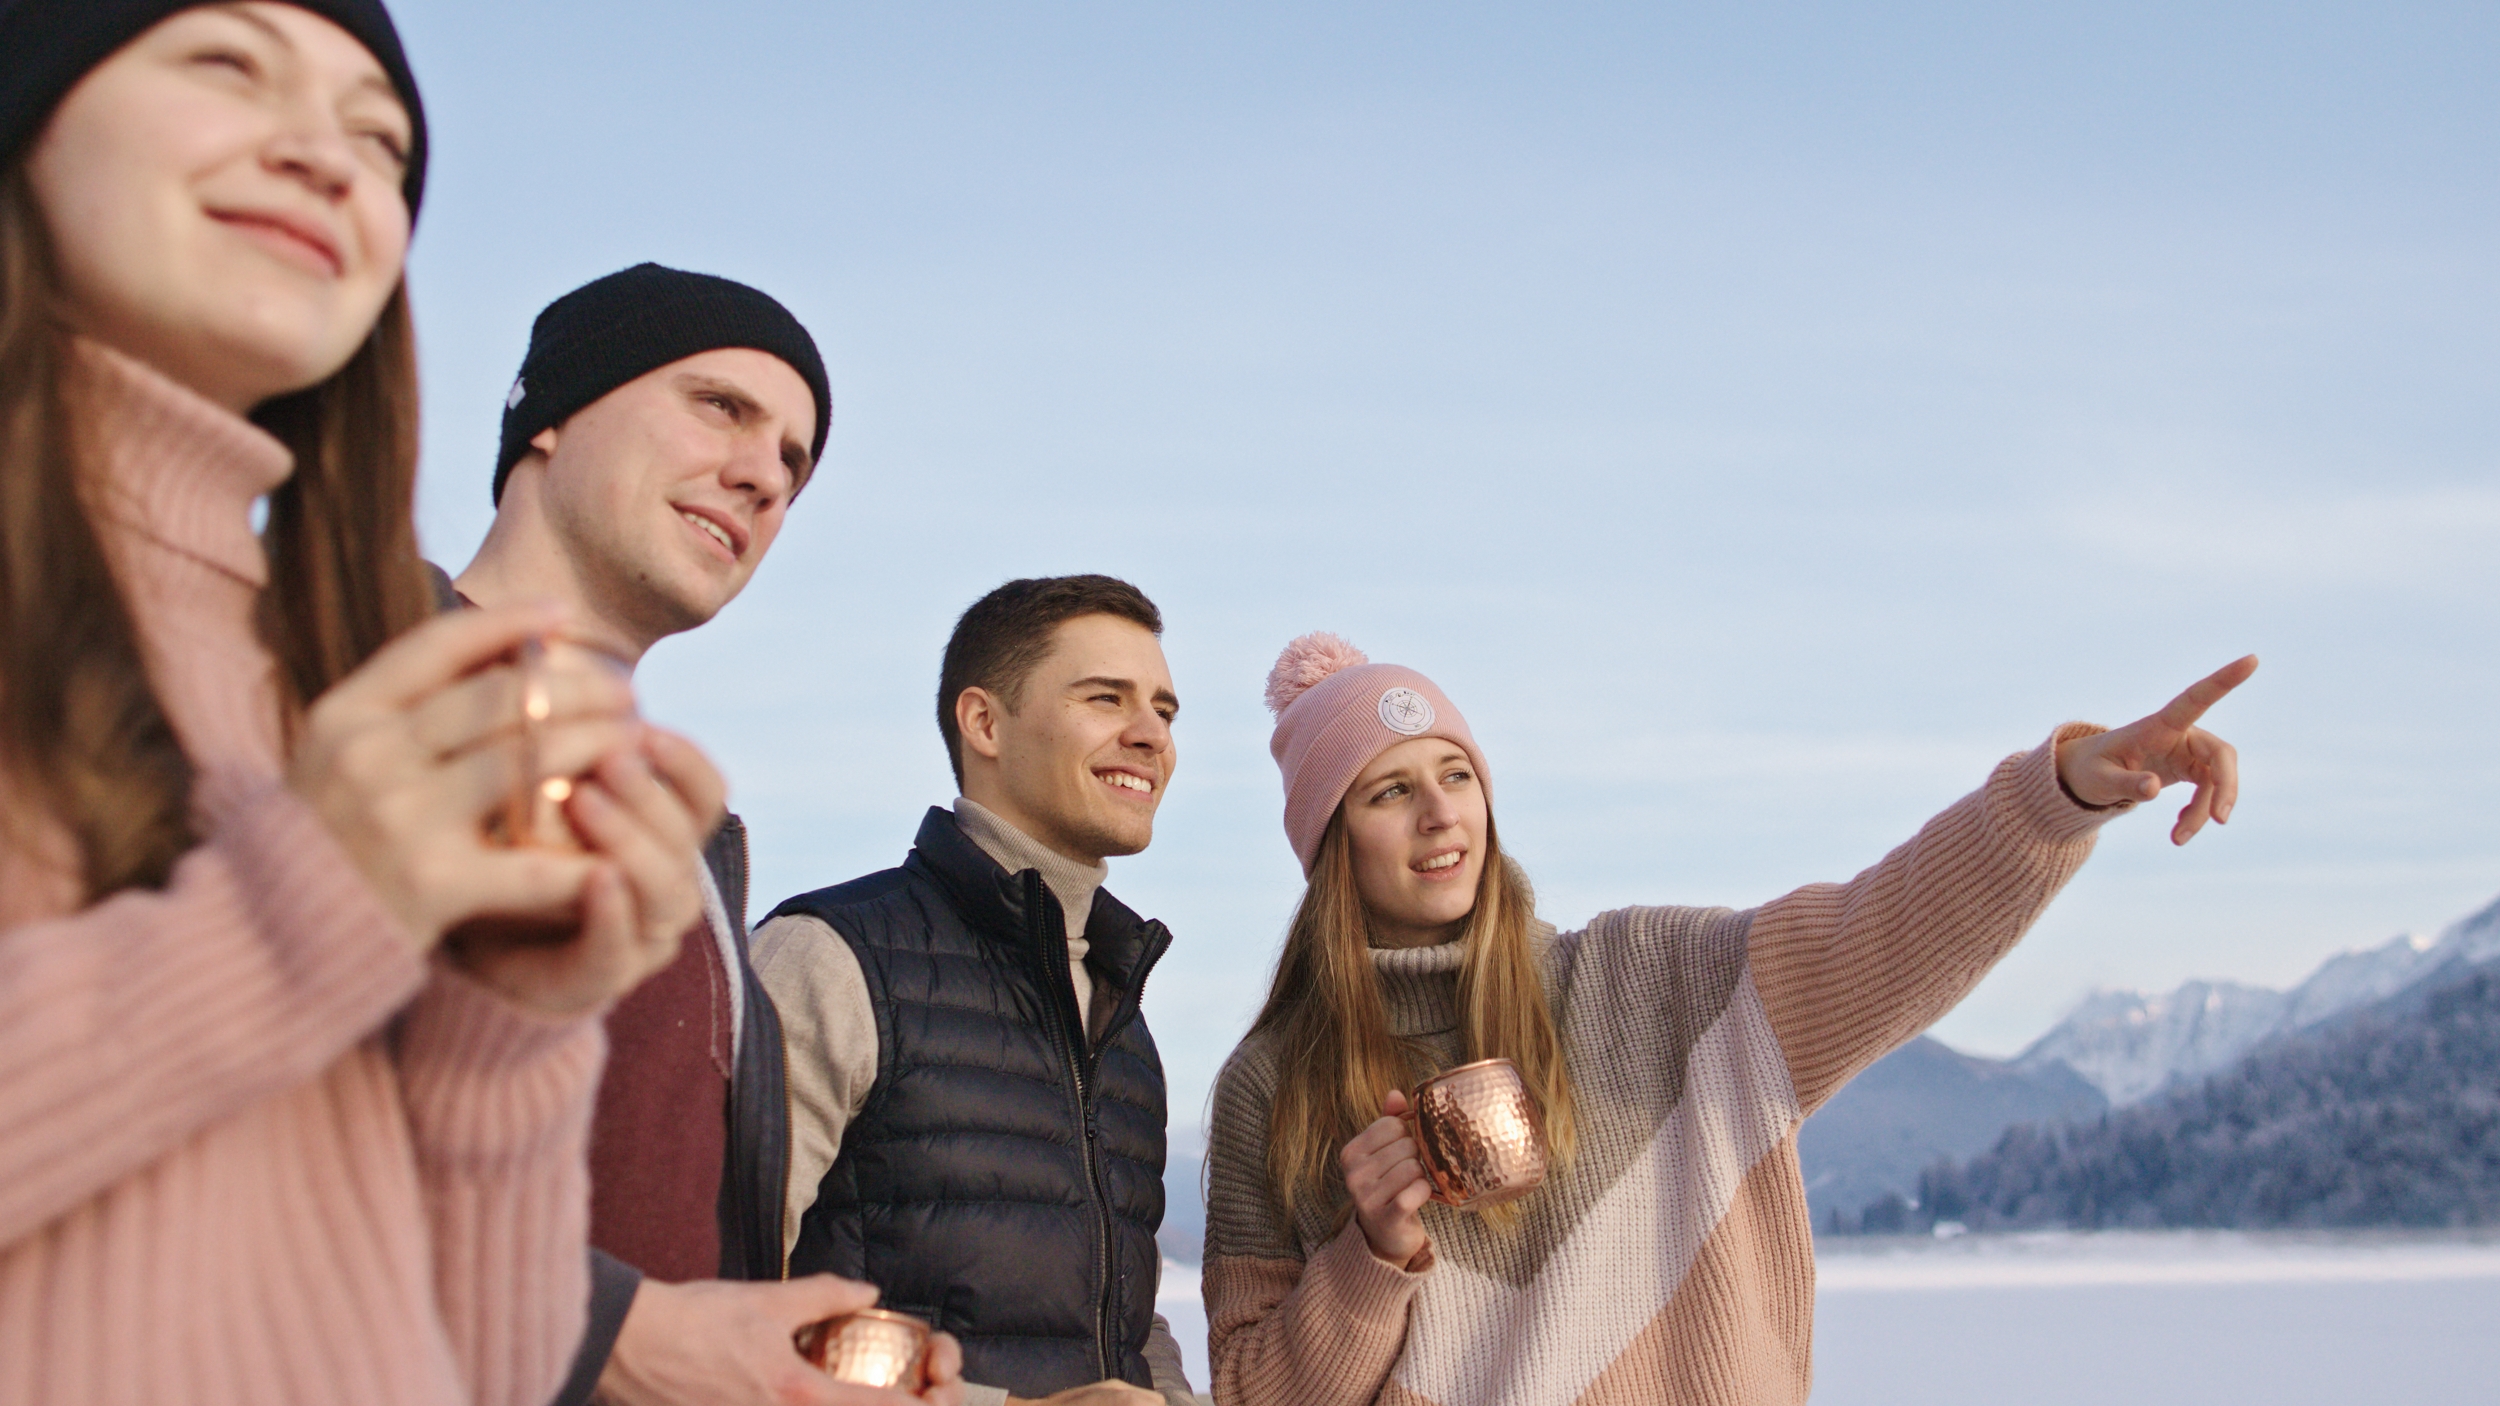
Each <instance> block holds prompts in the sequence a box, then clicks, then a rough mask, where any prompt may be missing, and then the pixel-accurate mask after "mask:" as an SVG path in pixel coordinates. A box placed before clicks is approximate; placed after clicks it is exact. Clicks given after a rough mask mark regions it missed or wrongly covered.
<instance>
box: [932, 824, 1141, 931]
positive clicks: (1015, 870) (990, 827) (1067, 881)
mask: <svg viewBox="0 0 2500 1406" xmlns="http://www.w3.org/2000/svg"><path fill="white" fill-rule="evenodd" d="M955 822H956V823H957V824H958V825H960V826H961V827H962V828H963V832H964V834H965V835H966V836H968V837H969V838H970V839H971V840H972V842H973V843H974V844H976V845H979V846H980V847H981V852H982V853H983V854H986V855H988V856H989V857H990V858H992V859H995V860H997V861H998V864H999V867H1000V868H1002V869H1005V870H1006V871H1007V872H1008V873H1010V874H1021V873H1023V872H1024V871H1025V870H1027V869H1038V870H1040V871H1041V874H1042V882H1043V883H1044V884H1047V885H1048V886H1049V887H1050V892H1051V895H1052V896H1053V897H1055V898H1057V899H1058V900H1059V911H1060V913H1061V915H1062V916H1063V917H1065V918H1066V919H1067V929H1068V945H1069V947H1070V949H1071V951H1072V952H1073V954H1074V956H1075V958H1076V960H1078V961H1080V962H1081V961H1083V960H1084V959H1085V952H1084V949H1083V948H1082V947H1081V946H1079V944H1081V943H1082V942H1083V941H1084V940H1085V922H1086V919H1087V918H1088V917H1090V916H1092V914H1093V911H1094V894H1095V892H1096V890H1098V889H1100V888H1101V887H1102V885H1103V881H1104V880H1106V879H1108V878H1110V877H1111V866H1110V865H1108V864H1103V863H1094V864H1082V863H1079V862H1078V861H1076V860H1073V859H1070V858H1068V857H1067V856H1066V855H1064V854H1061V853H1060V852H1059V851H1057V850H1055V849H1052V848H1051V847H1050V846H1048V845H1046V844H1043V843H1042V842H1041V841H1039V840H1037V839H1034V838H1033V837H1032V836H1031V835H1028V834H1026V833H1024V832H1023V831H1022V830H1019V829H1017V828H1016V827H1015V826H1013V825H1010V824H1008V823H1007V822H1006V821H1004V820H1001V819H999V817H998V812H996V811H993V810H990V809H989V808H987V807H985V806H983V805H982V804H981V803H980V802H979V801H975V800H972V799H970V798H969V797H965V796H957V797H956V798H955Z"/></svg>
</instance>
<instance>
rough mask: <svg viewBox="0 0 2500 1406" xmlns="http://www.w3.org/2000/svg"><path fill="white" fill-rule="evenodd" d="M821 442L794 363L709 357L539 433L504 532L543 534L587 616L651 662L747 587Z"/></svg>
mask: <svg viewBox="0 0 2500 1406" xmlns="http://www.w3.org/2000/svg"><path fill="white" fill-rule="evenodd" d="M815 432H816V397H815V393H814V392H812V391H810V390H809V389H808V385H807V382H806V381H805V380H804V379H803V378H801V377H800V375H799V373H798V372H797V371H795V370H792V369H791V367H790V364H789V363H788V362H785V361H783V360H782V359H781V358H779V357H777V356H774V355H772V354H770V353H768V352H760V351H755V350H752V349H749V348H746V347H724V348H720V349H717V350H714V351H707V352H701V353H698V354H696V355H694V356H690V357H687V358H685V359H684V360H682V361H672V362H670V363H669V364H668V365H666V366H663V367H661V368H659V369H658V370H656V371H652V372H649V373H647V374H645V375H642V376H638V377H636V378H635V379H633V380H631V381H628V382H626V383H625V384H624V385H621V386H619V387H617V388H616V389H615V390H612V391H610V392H608V393H607V394H606V395H604V396H601V397H600V398H599V399H597V400H595V401H593V402H591V403H590V404H589V405H587V406H585V407H583V408H582V409H581V410H580V411H578V412H576V413H575V414H574V415H573V416H572V417H571V418H569V419H567V420H566V421H565V422H564V423H563V424H562V425H561V426H558V427H557V428H555V429H550V430H542V431H540V432H539V434H538V437H537V438H535V439H533V440H531V441H530V444H531V447H532V449H534V450H535V451H537V452H535V453H533V454H531V455H529V456H528V457H527V458H524V459H523V460H522V461H521V462H520V463H519V464H518V465H516V466H515V467H514V469H513V474H512V479H511V480H510V482H509V483H507V484H506V486H505V489H504V498H503V504H502V508H501V511H500V512H499V514H498V521H497V525H498V528H499V529H501V528H502V527H503V522H504V519H506V518H511V519H514V520H515V521H518V520H520V519H524V518H526V519H529V520H532V521H534V522H537V523H539V524H541V525H542V530H543V532H544V534H545V536H546V538H547V539H548V540H549V542H550V544H551V545H552V547H553V550H554V554H555V555H556V556H558V557H560V558H562V559H563V560H564V562H565V563H566V564H567V565H568V566H569V569H570V575H571V578H572V586H573V588H574V589H575V590H577V591H578V592H579V594H580V598H581V602H582V604H583V605H584V606H585V607H586V608H587V610H588V613H589V614H591V615H592V616H594V617H595V618H597V619H599V620H601V621H603V622H605V623H606V624H608V625H609V626H610V627H611V628H612V629H614V630H616V631H618V632H619V633H621V634H622V635H624V636H625V637H626V639H625V641H624V643H627V644H630V645H631V646H632V654H633V655H634V656H636V657H639V656H640V654H641V653H642V651H643V650H645V649H648V648H649V647H650V646H651V644H652V643H653V642H654V641H656V640H658V639H660V638H662V637H664V636H667V635H672V634H676V633H677V632H679V631H681V630H690V629H693V628H694V627H695V626H697V625H700V624H702V623H703V622H705V621H706V620H709V619H711V618H712V617H713V616H714V615H716V614H718V613H719V612H720V610H721V607H723V606H725V605H727V604H729V602H730V601H731V600H733V599H735V598H736V596H737V594H738V592H740V591H742V590H744V589H745V588H746V584H747V581H748V579H749V578H750V577H752V576H753V575H754V574H755V568H756V567H757V566H758V565H759V564H761V563H762V562H763V560H764V553H765V552H766V551H767V550H768V549H770V548H771V546H772V544H773V539H774V538H775V537H777V536H779V535H780V532H781V524H782V519H783V517H784V515H785V514H786V513H787V512H788V511H789V506H790V498H791V495H792V494H794V493H796V492H797V491H798V490H799V488H800V487H802V486H803V485H804V484H805V482H806V479H807V475H808V473H809V471H810V468H811V465H810V463H809V460H808V445H809V442H810V440H811V439H812V438H813V437H814V435H815Z"/></svg>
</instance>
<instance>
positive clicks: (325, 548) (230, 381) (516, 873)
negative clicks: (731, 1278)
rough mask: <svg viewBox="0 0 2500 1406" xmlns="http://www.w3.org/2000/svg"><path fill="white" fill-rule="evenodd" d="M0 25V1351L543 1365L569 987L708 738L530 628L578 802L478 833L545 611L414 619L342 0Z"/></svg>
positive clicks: (690, 917)
mask: <svg viewBox="0 0 2500 1406" xmlns="http://www.w3.org/2000/svg"><path fill="white" fill-rule="evenodd" d="M0 55H6V61H5V64H0V1403H7V1404H8V1406H17V1404H18V1403H36V1402H43V1403H61V1404H62V1406H68V1404H69V1403H77V1404H78V1406H86V1403H123V1402H128V1403H142V1402H144V1403H150V1406H165V1403H188V1402H197V1403H228V1402H231V1403H238V1406H239V1404H240V1403H270V1402H307V1403H310V1402H319V1403H360V1404H361V1403H376V1404H377V1406H378V1404H379V1403H408V1406H458V1403H468V1402H477V1403H503V1404H505V1406H540V1403H541V1402H543V1401H544V1400H546V1399H547V1397H548V1396H549V1395H550V1394H551V1392H552V1391H553V1389H554V1388H555V1386H556V1384H557V1382H558V1381H559V1379H560V1378H561V1377H562V1375H563V1372H564V1369H565V1366H566V1364H567V1362H568V1361H569V1359H570V1357H571V1354H572V1352H573V1349H574V1346H575V1342H576V1340H577V1338H578V1336H579V1333H580V1329H581V1322H582V1317H583V1305H584V1301H585V1293H586V1286H585V1283H584V1274H585V1269H584V1252H583V1234H584V1222H585V1215H586V1188H585V1184H584V1170H583V1168H584V1138H585V1129H586V1126H587V1123H588V1119H589V1114H590V1107H591V1094H592V1089H593V1085H594V1083H595V1081H596V1079H597V1075H598V1070H599V1065H600V1061H601V1058H602V1045H601V1036H600V1032H599V1026H598V1023H597V1020H596V1018H595V1012H596V1011H597V1010H598V1008H600V1007H601V1006H602V1005H603V1004H604V1003H605V1002H607V1001H608V1000H610V999H612V998H613V997H614V996H615V995H616V994H617V993H619V992H620V991H622V990H624V989H626V988H628V987H629V986H630V985H631V984H632V983H633V982H634V981H636V980H639V979H640V977H641V976H642V975H644V974H646V973H647V972H649V971H651V970H653V969H655V968H656V966H658V965H659V964H660V963H662V962H664V961H665V960H666V959H667V957H668V956H669V955H670V954H671V952H672V951H673V949H674V946H675V942H676V939H677V937H678V935H679V934H681V933H683V932H684V931H686V929H687V928H689V927H690V926H692V925H693V923H694V922H695V920H696V919H697V917H698V915H699V912H700V906H701V900H700V897H699V894H698V891H697V887H696V879H695V874H694V866H693V862H692V859H691V857H690V856H692V855H693V854H694V853H695V850H696V846H697V838H698V837H699V836H700V835H701V834H702V833H703V832H704V831H705V830H706V829H707V828H708V826H709V824H710V821H711V819H712V817H713V816H714V815H715V814H716V813H717V811H718V808H719V802H720V785H719V780H718V778H717V777H716V776H715V775H713V773H712V772H711V769H710V767H709V765H708V764H707V763H705V762H704V761H703V759H702V758H701V757H700V755H699V754H697V753H695V752H694V751H693V749H692V748H691V747H688V746H687V745H686V744H684V743H683V742H680V741H677V740H676V739H673V738H668V737H665V736H662V735H659V734H656V733H653V732H651V731H649V730H647V729H645V728H643V727H641V725H640V724H638V723H637V722H636V721H635V720H634V718H633V716H632V707H633V701H632V697H631V694H630V692H629V690H628V689H627V687H626V686H625V685H624V684H623V683H622V682H621V681H619V680H617V679H615V678H613V677H611V676H609V675H608V674H607V673H605V672H604V671H601V670H598V669H595V668H590V667H586V666H571V667H560V668H558V669H556V670H555V672H554V674H553V676H552V678H551V680H550V683H549V687H548V689H547V692H546V697H545V701H546V703H547V704H548V705H549V706H548V707H547V709H546V710H545V711H546V712H547V714H548V716H547V718H546V720H545V723H544V726H543V729H542V736H541V738H540V740H539V744H538V746H539V757H540V761H541V762H542V764H543V766H544V767H545V769H546V771H547V772H548V773H549V774H558V775H570V776H575V777H577V778H578V780H577V783H576V785H575V787H574V794H573V800H572V802H571V808H570V815H571V818H572V820H573V823H574V826H575V828H576V829H577V831H578V832H579V834H580V836H581V838H582V840H583V846H584V847H583V849H582V850H581V851H580V852H564V853H556V852H548V851H516V850H497V849H492V848H489V847H488V846H487V845H486V844H485V843H484V842H483V840H482V839H481V834H482V828H481V821H482V818H483V817H484V816H485V815H486V814H487V813H488V812H490V811H491V810H492V809H493V808H494V807H495V805H496V804H497V802H498V801H499V799H500V798H501V797H502V796H503V795H505V794H507V793H508V792H509V790H510V789H511V788H512V786H513V785H514V784H515V783H516V782H518V781H519V780H520V779H521V772H520V770H519V765H520V757H521V756H522V754H523V750H524V749H523V746H522V743H521V740H520V736H519V734H520V727H519V723H518V719H519V714H520V710H521V707H522V695H523V687H522V683H521V680H520V679H519V678H518V677H517V676H516V672H515V670H514V669H513V668H511V667H510V666H508V665H506V664H504V663H502V662H501V661H503V660H504V659H506V658H507V657H508V656H509V655H510V653H511V651H512V650H513V648H514V647H515V646H516V645H517V644H519V643H520V642H522V641H523V640H525V639H527V638H529V637H531V636H534V635H541V634H546V633H550V632H555V631H560V630H561V629H562V627H563V621H562V619H561V617H560V616H559V615H558V614H557V613H556V612H554V611H552V610H544V609H528V608H524V609H513V610H506V611H500V612H497V611H476V612H467V613H463V614H461V615H459V616H456V617H452V618H447V619H444V620H441V621H438V622H434V623H431V624H425V625H422V626H418V622H420V621H422V620H424V619H425V617H426V616H427V614H428V609H429V602H428V596H427V591H426V586H425V582H424V578H423V577H422V575H421V574H420V572H421V568H420V565H419V562H418V559H417V556H416V552H415V541H414V531H413V528H412V525H411V510H412V504H411V492H412V487H413V482H414V472H415V428H416V397H415V385H414V376H415V371H414V366H415V360H414V353H413V346H412V342H411V336H410V330H409V321H408V309H407V299H406V293H405V290H404V288H403V286H402V282H401V274H402V266H403V263H404V261H405V256H406V251H407V244H408V235H409V230H410V226H411V224H412V221H413V218H414V211H415V207H416V204H417V196H418V194H419V192H420V191H421V189H422V179H423V170H424V155H425V147H424V126H423V122H422V116H421V111H420V109H419V106H418V101H417V94H416V90H415V87H414V85H413V83H412V81H411V80H410V78H409V76H408V72H407V66H406V63H405V60H404V58H403V56H402V54H401V52H400V48H399V43H398V40H397V37H396V35H395V34H394V33H393V32H392V29H391V23H390V20H389V17H388V16H387V15H386V14H385V13H384V12H383V11H382V9H381V7H380V5H379V4H378V3H377V0H298V3H292V4H280V3H234V4H219V5H195V4H185V3H179V2H178V0H81V3H69V0H15V2H14V3H8V2H7V0H0ZM261 501H265V503H266V507H267V531H266V533H265V535H263V534H258V533H256V532H255V531H254V527H253V513H254V507H255V503H256V502H261ZM411 627H416V628H411ZM482 918H498V919H523V920H526V922H525V923H515V922H510V921H506V922H503V923H500V924H481V923H478V922H476V921H474V920H478V919H482ZM531 926H534V927H535V930H536V931H537V932H539V933H540V934H541V936H540V938H539V939H538V940H537V941H535V942H534V943H529V944H522V943H517V942H514V941H512V940H509V939H505V938H499V937H497V936H496V934H498V933H511V932H513V931H516V930H520V929H523V928H527V927H531ZM447 934H451V935H452V936H451V939H450V940H449V941H446V935H447Z"/></svg>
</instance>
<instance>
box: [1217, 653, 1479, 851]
mask: <svg viewBox="0 0 2500 1406" xmlns="http://www.w3.org/2000/svg"><path fill="white" fill-rule="evenodd" d="M1267 706H1268V707H1269V708H1270V709H1272V710H1273V711H1274V712H1275V714H1276V735H1275V737H1274V738H1273V739H1271V740H1270V741H1269V743H1268V752H1269V753H1270V755H1272V756H1274V757H1275V758H1276V769H1277V770H1278V771H1279V772H1282V773H1283V774H1284V781H1285V838H1286V840H1287V841H1288V842H1290V843H1291V844H1292V845H1293V853H1294V857H1295V858H1296V859H1299V860H1301V861H1302V874H1303V877H1305V878H1308V877H1310V873H1311V867H1312V865H1314V864H1316V863H1317V862H1318V861H1319V842H1320V837H1321V836H1323V835H1325V834H1327V833H1328V822H1329V821H1330V820H1332V819H1334V818H1335V817H1336V814H1337V807H1338V806H1339V805H1340V804H1342V803H1343V802H1344V800H1345V794H1346V790H1347V788H1348V787H1351V786H1352V785H1353V784H1354V778H1355V777H1357V776H1360V775H1362V773H1363V768H1365V767H1367V766H1370V765H1371V764H1372V760H1373V759H1374V758H1376V757H1378V756H1379V755H1380V754H1381V753H1383V752H1386V751H1388V750H1389V749H1390V748H1392V747H1395V746H1397V745H1398V744H1400V743H1402V742H1409V741H1412V740H1414V739H1415V738H1418V737H1438V738H1440V739H1442V740H1443V741H1446V742H1451V743H1454V744H1456V745H1457V746H1458V748H1459V749H1460V750H1461V751H1464V752H1465V753H1466V754H1467V760H1468V761H1469V762H1470V763H1471V764H1472V765H1473V766H1474V767H1475V770H1476V775H1477V776H1478V777H1480V778H1481V777H1484V775H1485V768H1484V754H1483V753H1481V752H1479V751H1477V750H1476V738H1475V734H1473V733H1471V732H1469V731H1468V730H1467V719H1466V718H1464V717H1462V716H1460V715H1459V711H1458V708H1457V706H1456V705H1455V704H1453V703H1451V702H1450V700H1449V698H1448V696H1447V695H1445V694H1443V693H1442V692H1441V690H1440V689H1439V688H1438V687H1436V686H1435V685H1434V684H1433V682H1432V680H1430V679H1428V678H1425V677H1424V676H1423V675H1422V674H1419V673H1417V672H1415V671H1414V670H1413V669H1409V668H1407V667H1406V666H1405V665H1403V664H1375V663H1373V662H1371V658H1370V656H1368V655H1366V654H1364V653H1363V651H1361V650H1359V649H1357V648H1355V647H1354V645H1353V644H1352V643H1351V642H1349V641H1348V640H1346V639H1345V638H1344V637H1343V636H1341V635H1332V634H1329V633H1327V632H1326V631H1315V632H1313V633H1311V634H1307V635H1304V636H1302V637H1301V638H1299V639H1297V640H1295V641H1294V642H1293V643H1291V644H1289V645H1286V646H1285V649H1284V652H1283V653H1282V654H1279V655H1277V656H1276V667H1275V668H1273V669H1271V670H1269V671H1268V675H1267ZM1485 784H1486V785H1487V786H1490V785H1491V782H1490V780H1489V779H1488V780H1487V781H1486V783H1485Z"/></svg>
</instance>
